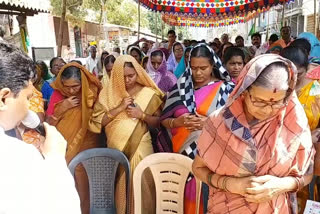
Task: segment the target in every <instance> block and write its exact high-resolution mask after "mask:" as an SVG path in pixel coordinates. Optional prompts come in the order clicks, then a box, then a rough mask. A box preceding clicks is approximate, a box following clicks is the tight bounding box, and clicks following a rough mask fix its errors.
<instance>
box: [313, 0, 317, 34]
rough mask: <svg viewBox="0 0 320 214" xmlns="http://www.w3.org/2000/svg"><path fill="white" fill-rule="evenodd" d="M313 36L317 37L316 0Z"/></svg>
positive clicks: (315, 0)
mask: <svg viewBox="0 0 320 214" xmlns="http://www.w3.org/2000/svg"><path fill="white" fill-rule="evenodd" d="M313 8H314V15H313V18H314V35H315V36H317V30H318V24H317V0H314V7H313Z"/></svg>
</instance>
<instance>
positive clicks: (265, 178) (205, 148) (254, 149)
mask: <svg viewBox="0 0 320 214" xmlns="http://www.w3.org/2000/svg"><path fill="white" fill-rule="evenodd" d="M296 79H297V71H296V68H295V66H294V65H293V64H292V62H290V61H289V60H287V59H284V58H282V57H280V56H278V55H274V54H266V55H262V56H258V57H256V58H254V59H253V60H251V61H250V62H249V63H248V64H247V65H246V66H245V68H244V69H243V71H242V72H241V74H240V76H239V78H238V84H237V86H236V87H235V89H234V91H233V92H232V94H231V95H230V97H229V100H228V102H227V104H226V105H225V107H224V108H222V109H221V110H219V111H216V112H214V113H213V114H212V115H211V116H210V117H209V119H208V120H207V121H206V124H205V126H204V128H203V132H202V134H201V136H200V138H199V141H198V154H197V156H196V158H195V161H194V163H193V172H194V174H195V176H196V177H198V178H199V179H200V180H202V181H203V182H205V183H207V184H208V185H209V186H210V196H209V197H210V198H209V203H208V213H239V214H253V213H255V214H262V213H263V214H271V213H281V214H286V213H288V214H289V213H297V206H296V204H297V200H296V192H297V191H298V190H300V189H301V188H303V187H304V186H305V185H306V184H308V183H309V182H310V181H311V178H312V173H313V159H314V154H315V152H314V148H313V145H312V141H311V134H310V130H309V128H308V120H307V118H306V116H305V114H304V111H303V108H302V106H301V104H300V103H299V100H298V98H297V96H296V94H295V92H294V87H295V84H296Z"/></svg>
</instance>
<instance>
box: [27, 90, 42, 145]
mask: <svg viewBox="0 0 320 214" xmlns="http://www.w3.org/2000/svg"><path fill="white" fill-rule="evenodd" d="M29 110H31V111H34V112H36V113H44V102H43V99H42V94H41V92H40V91H38V90H37V89H36V88H35V87H34V88H33V94H32V97H31V98H30V100H29ZM22 139H23V141H24V142H26V143H28V144H33V145H34V146H35V147H37V148H39V147H40V134H39V133H38V132H36V131H35V130H32V129H30V130H28V131H26V132H24V133H23V135H22Z"/></svg>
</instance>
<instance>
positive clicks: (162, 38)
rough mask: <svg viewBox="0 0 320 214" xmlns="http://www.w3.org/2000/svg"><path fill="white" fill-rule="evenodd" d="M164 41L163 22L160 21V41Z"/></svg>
mask: <svg viewBox="0 0 320 214" xmlns="http://www.w3.org/2000/svg"><path fill="white" fill-rule="evenodd" d="M163 40H164V22H163V20H162V19H161V41H163Z"/></svg>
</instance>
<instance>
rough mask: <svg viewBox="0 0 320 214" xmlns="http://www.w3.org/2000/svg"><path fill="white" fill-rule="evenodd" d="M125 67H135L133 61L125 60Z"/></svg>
mask: <svg viewBox="0 0 320 214" xmlns="http://www.w3.org/2000/svg"><path fill="white" fill-rule="evenodd" d="M124 67H128V68H134V66H133V64H132V62H125V63H124Z"/></svg>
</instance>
